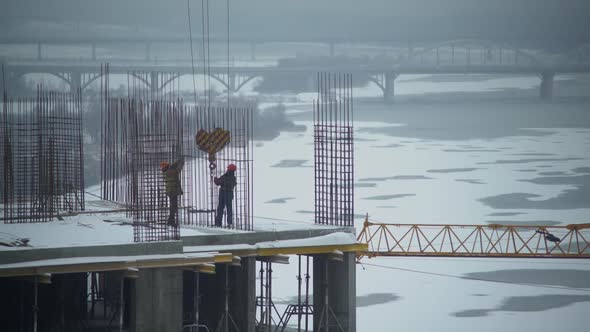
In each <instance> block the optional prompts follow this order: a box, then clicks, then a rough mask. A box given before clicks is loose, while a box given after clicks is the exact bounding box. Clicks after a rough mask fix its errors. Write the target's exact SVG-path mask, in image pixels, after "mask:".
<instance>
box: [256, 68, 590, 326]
mask: <svg viewBox="0 0 590 332" xmlns="http://www.w3.org/2000/svg"><path fill="white" fill-rule="evenodd" d="M406 79H407V81H406V82H404V78H403V77H400V79H399V81H398V85H397V87H396V88H397V90H396V93H399V97H398V101H399V102H398V103H396V104H393V105H384V104H381V103H378V102H374V101H369V100H364V99H363V98H362V97H365V96H372V95H377V94H378V91H376V89H374V88H372V87H370V86H369V87H366V88H363V89H355V95H356V96H355V97H359V98H357V102H356V103H355V122H354V126H355V213H356V214H358V216H357V218H356V227H357V233H358V232H359V231H360V227H361V225H362V220H363V215H364V214H366V213H368V214H369V218H370V219H372V220H376V221H381V222H389V223H417V224H435V223H436V224H487V223H500V224H518V225H520V224H522V225H525V224H532V225H565V224H569V223H587V222H589V217H590V199H589V197H590V162H589V161H588V158H589V157H590V112H589V110H590V102H589V101H588V100H587V99H584V98H581V99H580V98H569V97H563V96H562V97H556V98H555V100H554V101H553V102H552V103H543V102H541V101H539V100H537V99H536V97H535V96H536V94H537V93H538V92H537V91H536V90H535V89H536V88H537V86H538V79H537V78H534V77H508V78H492V79H481V78H477V79H473V80H471V81H469V80H467V81H463V82H461V81H458V80H457V78H450V77H449V78H448V79H447V81H446V82H434V81H433V80H431V79H430V78H428V77H414V78H406ZM572 80H573V81H576V82H581V83H580V84H582V85H584V84H585V86H586V87H587V86H588V84H589V83H588V80H587V78H576V79H574V78H568V77H565V78H562V79H561V80H560V81H558V82H557V83H556V90H558V91H561V92H562V93H563V94H565V95H567V93H568V92H570V91H572V90H571V89H570V87H572V86H574V87H576V86H577V85H575V84H572ZM560 89H561V90H560ZM586 91H588V90H586ZM457 96H460V97H459V98H457ZM312 97H313V94H301V95H299V96H297V98H295V99H293V100H292V103H286V106H287V111H286V112H287V114H288V115H289V117H290V118H291V119H293V121H294V122H295V124H297V125H299V127H305V128H306V130H300V131H293V132H282V133H281V134H280V135H279V136H278V137H277V138H275V139H274V140H272V141H260V142H257V144H256V148H255V154H254V157H255V176H254V177H255V181H256V188H255V190H256V191H255V197H254V199H255V215H257V216H264V217H277V218H282V219H286V220H290V221H276V222H277V223H285V222H293V223H295V222H312V221H311V220H312V219H313V210H312V207H313V206H314V204H313V199H314V195H313V191H314V183H313V176H314V174H313V137H312V131H311V128H312V123H311V122H310V119H309V111H310V109H311V105H310V104H309V101H310V98H312ZM579 99H580V100H579ZM278 227H279V226H278ZM556 235H557V236H558V237H559V235H560V234H556ZM294 262H295V261H294V258H293V263H294ZM293 263H292V264H291V265H289V266H276V267H275V274H274V276H275V277H276V278H277V281H276V282H275V281H273V286H274V287H275V289H274V290H273V295H274V296H276V298H275V301H276V302H277V303H281V302H283V301H286V302H290V301H291V302H292V301H296V297H295V298H294V296H296V294H297V293H296V279H295V278H294V276H295V275H296V264H293ZM589 280H590V263H588V262H586V261H585V260H549V259H543V260H531V259H483V258H473V259H465V258H463V259H459V258H456V259H455V258H439V259H436V258H411V257H407V258H378V259H371V260H365V261H364V264H363V265H358V266H357V296H358V297H357V307H358V310H357V321H358V323H357V330H358V331H393V330H399V331H435V330H437V331H441V330H442V331H473V330H478V331H498V330H502V331H514V332H516V331H555V330H561V331H576V330H585V329H587V328H588V326H590V317H588V316H587V315H585V313H587V312H588V311H589V310H590V281H589ZM278 306H279V310H281V308H284V306H283V305H281V304H279V305H278Z"/></svg>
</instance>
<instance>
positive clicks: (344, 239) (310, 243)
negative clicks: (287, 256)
mask: <svg viewBox="0 0 590 332" xmlns="http://www.w3.org/2000/svg"><path fill="white" fill-rule="evenodd" d="M355 243H356V238H355V236H354V234H352V233H343V232H336V233H332V234H328V235H322V236H316V237H309V238H305V239H296V240H279V241H267V242H260V243H257V244H254V245H249V244H234V245H221V246H185V247H184V249H183V251H184V252H199V251H211V250H217V251H229V250H257V249H270V248H295V247H315V246H330V245H349V244H355Z"/></svg>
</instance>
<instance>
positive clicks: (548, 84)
mask: <svg viewBox="0 0 590 332" xmlns="http://www.w3.org/2000/svg"><path fill="white" fill-rule="evenodd" d="M554 77H555V73H549V72H547V73H541V88H540V91H539V94H540V97H541V99H543V100H551V98H553V78H554Z"/></svg>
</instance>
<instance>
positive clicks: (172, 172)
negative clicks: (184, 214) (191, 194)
mask: <svg viewBox="0 0 590 332" xmlns="http://www.w3.org/2000/svg"><path fill="white" fill-rule="evenodd" d="M182 167H184V158H181V159H179V160H177V161H175V162H174V163H172V164H169V163H168V162H167V161H163V162H161V163H160V169H161V170H162V175H163V176H164V185H165V187H166V195H168V200H169V205H168V207H169V209H170V213H169V214H168V225H170V226H173V227H178V196H179V195H182V194H183V192H182V187H181V185H180V172H181V171H182Z"/></svg>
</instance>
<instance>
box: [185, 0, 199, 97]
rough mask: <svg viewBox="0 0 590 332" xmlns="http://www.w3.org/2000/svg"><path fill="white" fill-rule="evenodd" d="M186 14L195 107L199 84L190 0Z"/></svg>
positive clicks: (188, 0) (187, 0)
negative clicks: (196, 77) (197, 80)
mask: <svg viewBox="0 0 590 332" xmlns="http://www.w3.org/2000/svg"><path fill="white" fill-rule="evenodd" d="M186 12H187V15H188V35H189V40H190V44H191V68H192V71H193V93H194V95H195V106H197V83H196V82H195V56H194V51H193V28H192V24H191V5H190V0H186Z"/></svg>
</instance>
